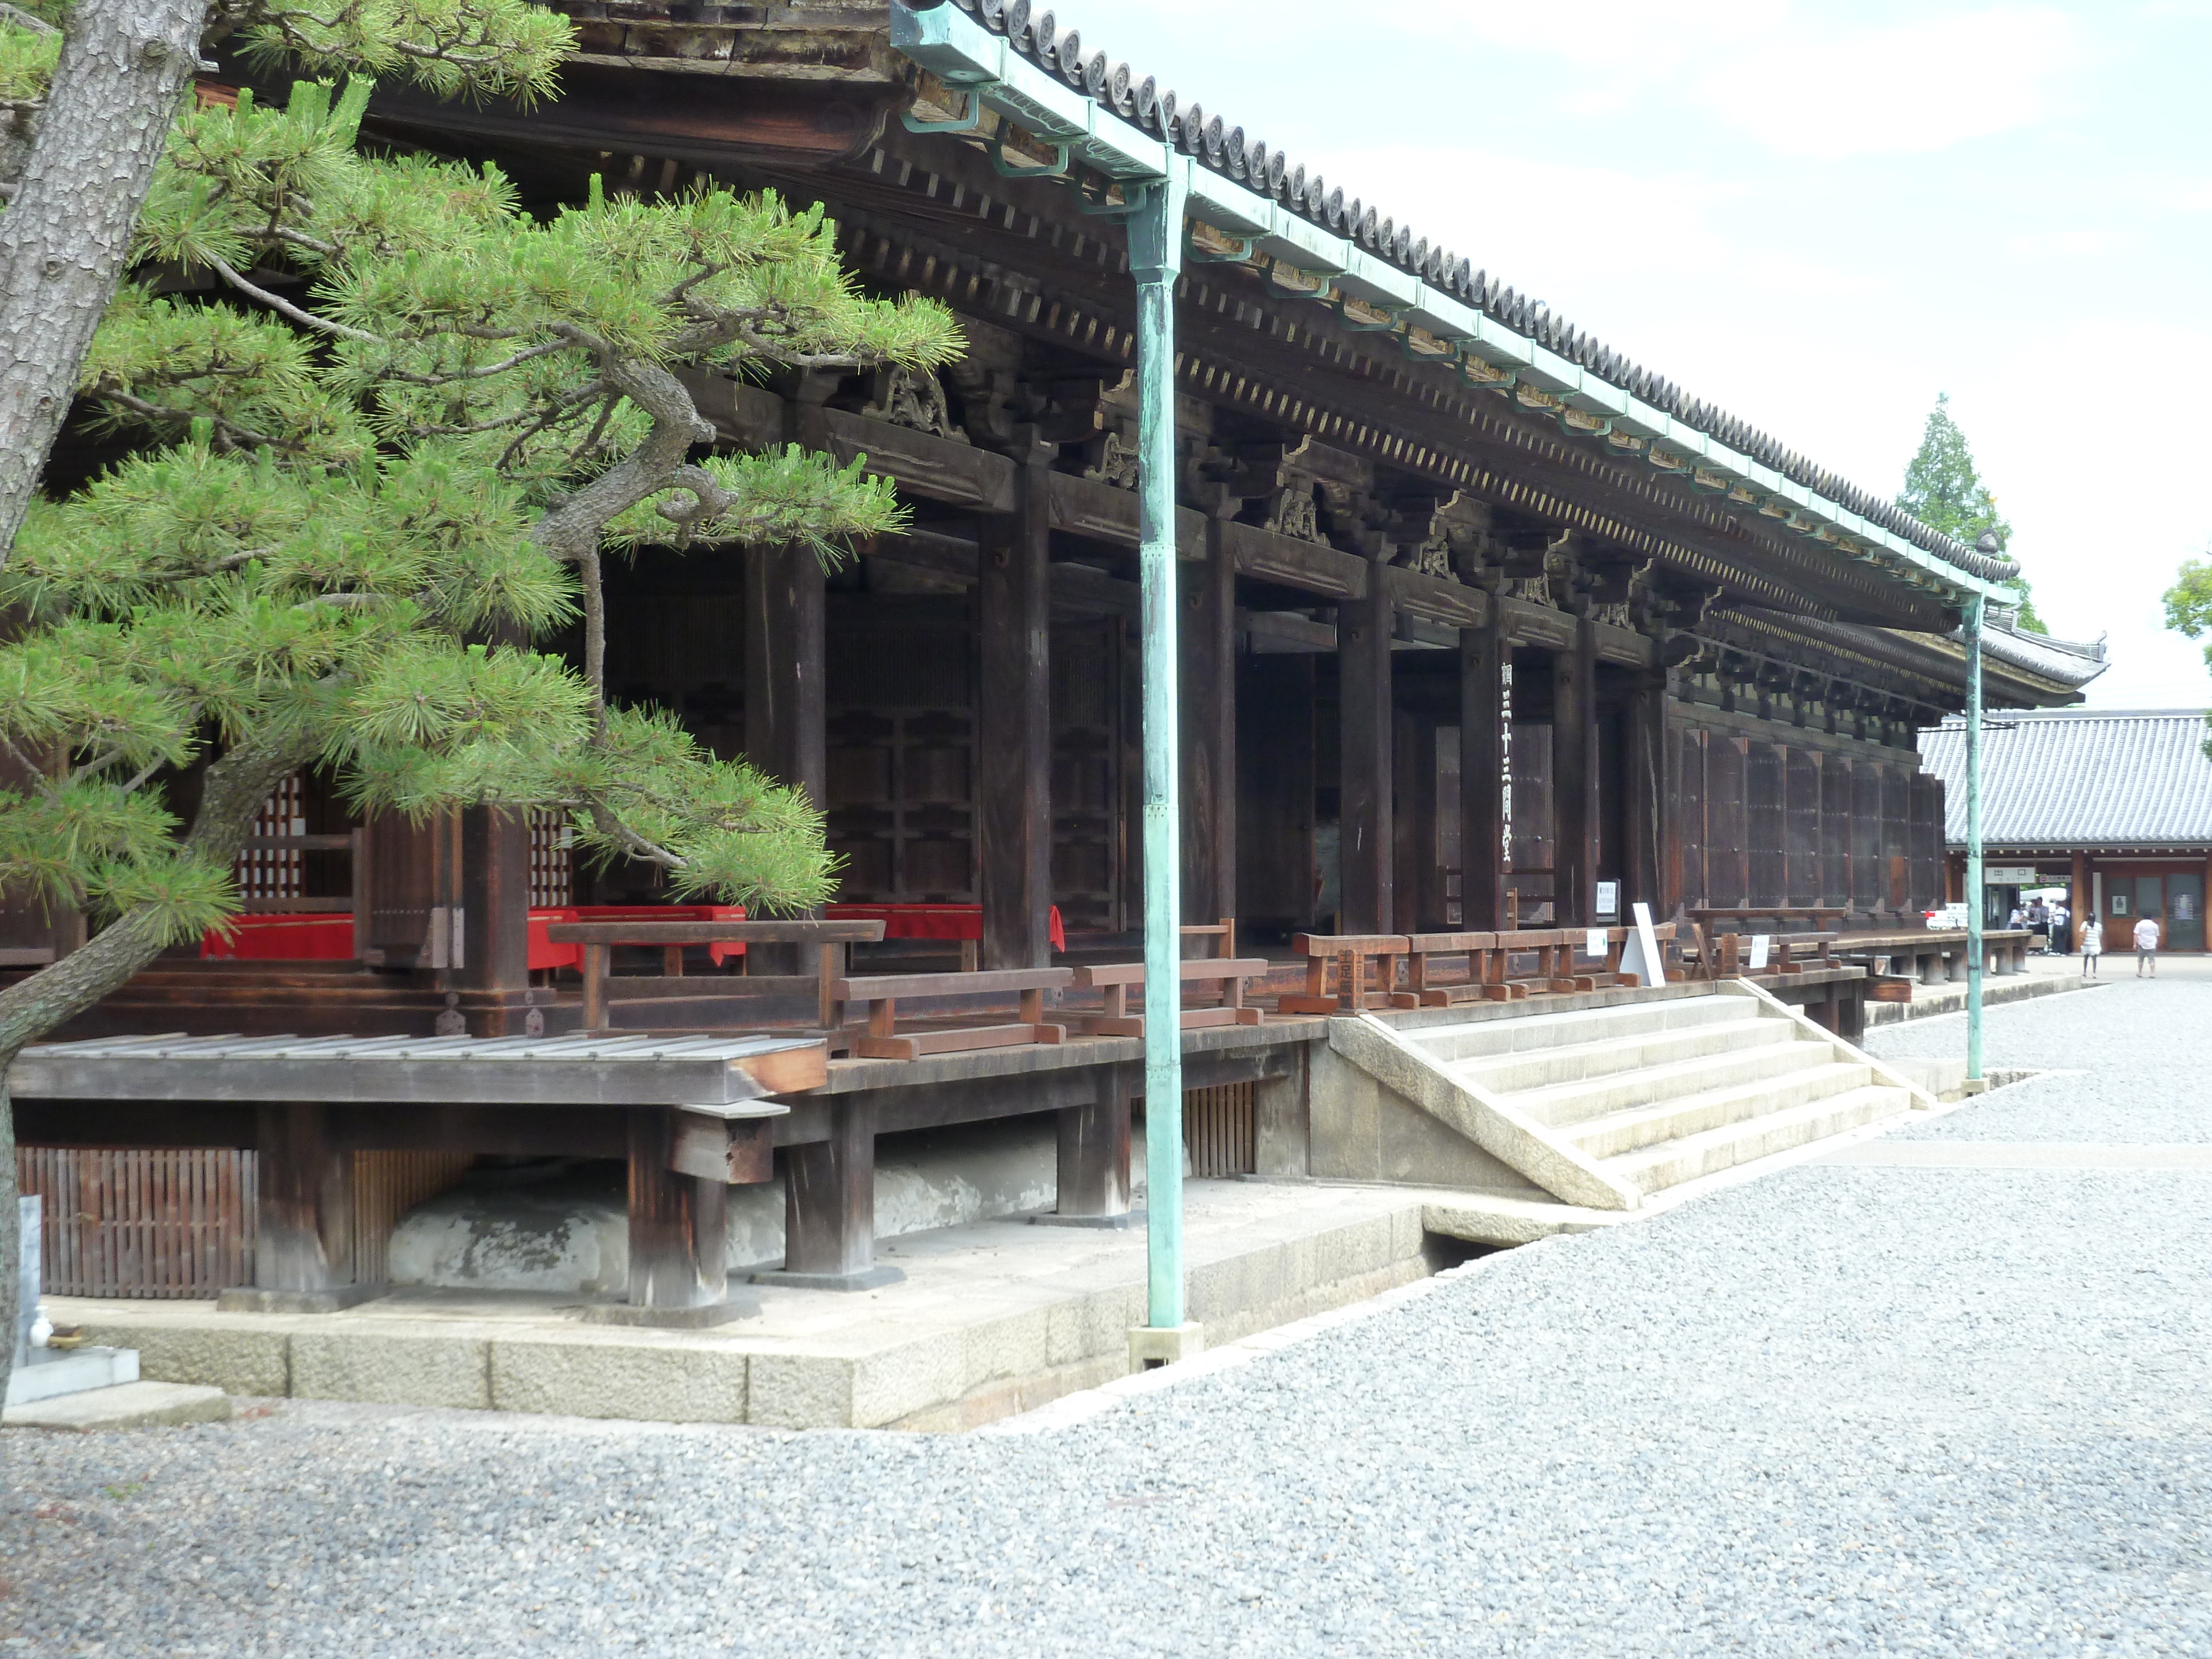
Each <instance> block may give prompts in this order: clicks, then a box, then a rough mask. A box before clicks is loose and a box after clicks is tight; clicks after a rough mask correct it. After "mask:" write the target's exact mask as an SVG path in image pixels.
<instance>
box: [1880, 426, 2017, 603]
mask: <svg viewBox="0 0 2212 1659" xmlns="http://www.w3.org/2000/svg"><path fill="white" fill-rule="evenodd" d="M1897 504H1898V505H1899V507H1903V508H1904V509H1905V511H1906V512H1907V513H1911V515H1912V516H1913V517H1914V518H1916V519H1917V520H1920V522H1921V523H1923V524H1924V525H1926V526H1928V527H1929V529H1930V530H1936V531H1941V532H1942V533H1943V534H1944V535H1946V536H1948V537H1950V538H1953V539H1954V540H1955V541H1961V542H1964V543H1965V544H1966V545H1967V546H1969V547H1972V545H1973V544H1975V543H1976V542H1977V541H1978V540H1979V539H1980V538H1981V536H1982V532H1984V531H1988V530H1994V531H1996V533H1997V539H1998V540H1999V541H2001V542H2003V543H2006V544H2010V543H2011V541H2012V526H2011V525H2010V524H2008V523H2007V522H2006V520H2005V518H2004V515H2003V514H2002V513H1999V512H1998V511H1997V503H1996V496H1994V495H1990V491H1989V486H1988V485H1986V484H1984V483H1983V482H1982V475H1981V473H1980V471H1978V469H1977V468H1976V467H1975V465H1974V452H1973V451H1972V449H1971V448H1969V447H1967V444H1966V434H1965V433H1963V432H1961V431H1960V429H1959V423H1958V422H1956V421H1954V420H1953V419H1952V418H1951V396H1950V393H1948V392H1940V393H1938V394H1937V395H1936V407H1935V408H1934V409H1933V410H1930V411H1929V416H1928V426H1927V428H1926V429H1925V430H1924V431H1923V432H1922V433H1921V435H1920V451H1919V453H1917V454H1916V455H1915V456H1913V458H1912V463H1911V465H1909V466H1907V467H1906V468H1905V488H1904V489H1900V490H1899V491H1898V493H1897ZM2009 586H2011V588H2012V591H2013V593H2014V596H2015V599H2017V601H2018V603H2019V605H2020V625H2021V627H2022V628H2026V629H2032V630H2033V632H2035V633H2038V634H2048V633H2049V632H2050V631H2051V630H2050V629H2048V628H2046V627H2045V626H2044V625H2043V618H2042V617H2039V616H2037V615H2036V614H2035V599H2034V594H2033V590H2032V589H2031V588H2030V587H2029V586H2028V585H2027V579H2026V578H2025V577H2022V578H2021V579H2019V580H2015V581H2014V582H2012V583H2010V584H2009Z"/></svg>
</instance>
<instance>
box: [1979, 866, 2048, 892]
mask: <svg viewBox="0 0 2212 1659" xmlns="http://www.w3.org/2000/svg"><path fill="white" fill-rule="evenodd" d="M1982 884H1983V885H1984V886H1987V887H2033V886H2034V885H2035V866H2033V865H2032V864H2018V865H2015V864H1990V865H1984V866H1983V867H1982Z"/></svg>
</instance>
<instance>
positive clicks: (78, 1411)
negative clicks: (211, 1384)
mask: <svg viewBox="0 0 2212 1659" xmlns="http://www.w3.org/2000/svg"><path fill="white" fill-rule="evenodd" d="M229 1418H230V1396H229V1395H227V1394H225V1393H224V1392H223V1391H222V1389H211V1388H208V1387H206V1386H205V1385H204V1384H201V1383H119V1384H118V1385H117V1386H116V1387H114V1388H112V1389H87V1390H86V1391H85V1392H84V1393H82V1394H65V1395H57V1396H56V1397H55V1398H53V1399H52V1400H40V1401H33V1402H32V1403H31V1404H29V1405H27V1406H10V1407H8V1409H7V1411H6V1412H5V1413H0V1423H4V1424H5V1425H7V1426H8V1427H9V1428H11V1429H73V1430H78V1431H82V1430H87V1429H143V1428H151V1427H154V1426H156V1425H169V1424H179V1423H222V1422H227V1421H228V1420H229Z"/></svg>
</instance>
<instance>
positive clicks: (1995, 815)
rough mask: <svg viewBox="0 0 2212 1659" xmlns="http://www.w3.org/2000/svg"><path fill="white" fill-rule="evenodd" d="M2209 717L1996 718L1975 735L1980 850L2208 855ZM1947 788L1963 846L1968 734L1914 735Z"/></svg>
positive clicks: (1959, 730) (2070, 712) (1949, 812)
mask: <svg viewBox="0 0 2212 1659" xmlns="http://www.w3.org/2000/svg"><path fill="white" fill-rule="evenodd" d="M2207 735H2208V732H2207V728H2206V726H2205V723H2204V711H2203V710H2202V709H2197V708H2158V709H2141V710H2119V709H2115V710H2106V709H2098V710H2094V711H2091V710H2085V709H2071V708H2069V709H2039V710H2034V711H2030V712H2024V713H1992V714H1990V715H1989V716H1987V717H1986V718H1985V720H1984V726H1983V728H1982V842H1983V845H1984V846H1986V847H1999V848H2002V847H2017V848H2031V847H2033V848H2051V849H2053V850H2057V849H2060V848H2066V849H2071V848H2086V849H2088V850H2092V851H2093V850H2095V849H2096V848H2104V847H2110V848H2119V847H2174V846H2207V847H2212V760H2208V759H2207V758H2206V757H2205V754H2204V739H2205V738H2206V736H2207ZM1920 757H1921V762H1922V763H1923V765H1924V766H1925V767H1926V768H1927V769H1928V770H1929V771H1930V772H1933V773H1935V774H1936V775H1937V776H1938V777H1940V778H1942V780H1943V793H1944V799H1945V803H1946V811H1945V818H1946V823H1945V825H1944V834H1945V836H1946V838H1947V839H1948V841H1949V842H1950V843H1951V845H1952V846H1954V847H1959V846H1963V845H1964V844H1965V842H1966V726H1965V724H1964V722H1963V721H1961V720H1957V719H1952V720H1946V721H1944V723H1943V724H1942V726H1936V727H1934V728H1932V729H1930V730H1929V731H1925V732H1922V733H1921V734H1920Z"/></svg>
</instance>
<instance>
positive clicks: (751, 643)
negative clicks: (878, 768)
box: [744, 545, 829, 974]
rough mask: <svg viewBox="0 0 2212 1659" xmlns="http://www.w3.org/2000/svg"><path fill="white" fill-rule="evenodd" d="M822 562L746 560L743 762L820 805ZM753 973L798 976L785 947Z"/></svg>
mask: <svg viewBox="0 0 2212 1659" xmlns="http://www.w3.org/2000/svg"><path fill="white" fill-rule="evenodd" d="M822 574H823V573H822V562H821V561H820V560H819V559H817V558H816V557H815V556H814V554H813V552H812V550H810V549H808V548H805V547H799V546H788V545H783V546H774V547H759V548H755V549H754V550H752V551H751V553H750V555H748V556H747V557H746V560H745V663H744V670H745V758H746V759H747V760H748V761H750V763H752V764H753V765H754V766H756V767H757V768H758V769H760V770H761V771H763V772H765V773H767V774H768V775H769V776H770V777H772V778H774V779H775V781H777V782H778V783H781V784H783V785H785V786H787V787H790V788H795V789H799V790H803V791H804V792H805V795H806V799H808V800H809V801H811V802H812V803H813V804H814V805H816V806H817V807H819V806H820V805H822V803H823V799H824V786H825V783H826V781H827V777H828V758H827V757H828V720H829V713H828V701H827V692H828V685H827V667H826V662H825V657H826V647H825V643H824V620H823V617H824V594H823V580H822ZM751 960H752V970H753V971H754V972H755V973H783V974H792V973H800V972H804V971H805V963H802V962H801V961H800V960H799V952H798V950H797V948H796V947H795V946H793V945H757V946H755V947H754V955H753V957H752V959H751Z"/></svg>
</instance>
